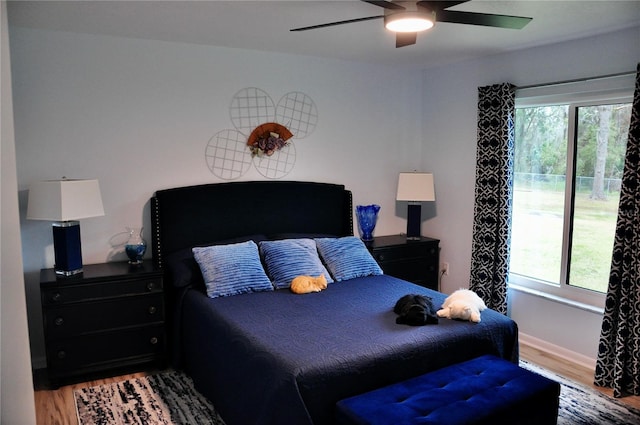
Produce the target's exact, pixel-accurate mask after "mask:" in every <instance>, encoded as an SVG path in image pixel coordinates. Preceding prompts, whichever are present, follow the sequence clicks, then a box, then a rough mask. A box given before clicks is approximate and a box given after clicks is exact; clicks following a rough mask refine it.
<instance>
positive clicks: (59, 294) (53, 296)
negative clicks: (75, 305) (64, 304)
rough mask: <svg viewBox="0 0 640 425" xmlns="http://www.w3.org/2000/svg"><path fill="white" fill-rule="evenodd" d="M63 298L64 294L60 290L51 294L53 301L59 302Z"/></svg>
mask: <svg viewBox="0 0 640 425" xmlns="http://www.w3.org/2000/svg"><path fill="white" fill-rule="evenodd" d="M61 299H62V294H61V293H60V292H56V293H55V294H53V295H52V296H51V301H54V302H58V301H60V300H61Z"/></svg>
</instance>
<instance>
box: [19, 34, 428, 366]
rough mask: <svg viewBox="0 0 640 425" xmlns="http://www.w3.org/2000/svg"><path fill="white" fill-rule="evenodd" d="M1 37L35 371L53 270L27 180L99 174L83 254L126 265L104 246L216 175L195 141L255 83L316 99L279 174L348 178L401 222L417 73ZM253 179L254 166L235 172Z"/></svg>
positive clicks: (107, 40) (197, 49)
mask: <svg viewBox="0 0 640 425" xmlns="http://www.w3.org/2000/svg"><path fill="white" fill-rule="evenodd" d="M11 44H12V50H13V52H12V53H13V57H12V66H13V71H14V73H13V74H14V82H13V86H14V98H15V105H14V108H15V118H16V124H15V125H16V150H17V170H18V171H17V172H18V186H19V189H20V190H21V218H22V223H21V227H22V240H23V254H24V271H25V279H26V287H27V302H28V309H29V325H30V326H29V327H30V334H31V343H32V353H33V354H32V358H33V359H34V364H35V366H36V367H42V366H44V353H43V345H42V330H41V324H40V323H41V315H40V310H39V308H40V307H39V289H38V274H39V270H40V268H43V267H51V266H52V265H53V259H52V255H53V254H52V241H51V229H50V223H47V222H38V221H28V220H25V219H24V215H25V208H26V200H25V199H26V196H25V195H26V192H27V189H28V187H29V184H30V183H32V182H35V181H37V180H41V179H55V178H61V177H62V176H67V177H69V178H98V179H99V181H100V185H101V190H102V197H103V202H104V207H105V212H106V216H104V217H97V218H91V219H86V220H82V222H81V227H82V244H83V257H84V262H85V263H86V264H89V263H98V262H103V261H108V260H109V261H110V260H123V259H124V258H125V257H124V255H123V253H122V247H115V248H114V247H112V246H111V245H110V241H111V242H113V239H112V238H113V237H114V236H115V235H117V234H118V233H119V232H122V231H123V230H124V227H125V226H127V225H130V224H134V225H141V224H144V225H145V227H146V228H145V232H144V233H145V237H146V238H147V240H148V241H150V237H149V235H150V225H149V206H148V200H149V197H150V196H151V195H152V194H153V192H154V191H155V190H157V189H162V188H167V187H173V186H181V185H189V184H199V183H210V182H217V181H220V180H219V179H218V178H216V177H215V176H214V175H213V174H212V173H211V172H210V171H209V169H208V168H207V165H206V163H205V159H204V152H205V147H206V145H207V142H208V141H209V139H210V138H211V137H212V136H213V135H214V134H215V133H217V132H219V131H221V130H225V129H233V128H234V127H233V123H232V122H231V119H230V118H229V105H230V103H231V100H232V98H233V95H234V94H235V93H236V92H237V91H238V90H240V89H243V88H245V87H257V88H260V89H262V90H264V91H266V92H267V93H268V94H269V95H270V96H271V97H272V99H273V100H274V102H277V101H278V100H279V99H280V97H281V96H283V95H284V94H285V93H287V92H290V91H301V92H303V93H305V94H307V95H308V96H310V97H311V99H313V101H314V102H315V104H316V107H317V110H318V115H319V118H318V124H317V127H316V129H315V131H314V132H313V133H312V134H311V135H310V136H308V137H306V138H303V139H300V140H298V141H295V142H294V143H295V145H296V152H297V161H296V165H295V167H294V168H293V170H292V172H291V173H290V174H289V175H287V176H286V177H285V178H284V179H286V180H307V181H323V182H332V183H342V184H345V185H346V187H347V188H348V189H350V190H352V191H353V195H354V203H355V204H369V203H378V204H380V205H381V206H382V209H381V213H380V221H379V224H378V226H377V228H376V234H378V235H383V234H393V233H400V232H401V231H404V229H405V225H406V221H405V219H404V218H402V217H397V216H396V215H395V209H396V206H395V190H396V184H397V174H398V172H400V171H404V170H410V169H416V168H418V167H419V165H420V151H421V146H422V140H421V115H420V107H421V106H420V105H421V96H420V92H421V89H420V86H421V84H422V79H421V74H420V72H419V71H402V70H398V69H395V68H381V67H375V66H371V65H366V64H356V63H350V62H339V61H330V60H324V59H317V58H309V57H299V56H287V55H281V54H273V53H264V52H252V51H242V50H233V49H224V48H214V47H207V46H196V45H187V44H177V43H167V42H157V41H149V40H137V39H125V38H118V37H106V36H95V35H82V34H72V33H64V32H51V31H42V30H33V29H25V28H17V27H16V28H14V27H12V28H11ZM294 140H295V138H294ZM261 179H263V177H262V176H261V175H260V174H259V173H258V172H257V171H256V170H255V169H254V168H252V169H251V170H250V171H249V172H248V174H246V175H245V176H244V177H243V178H242V180H261ZM318 207H319V208H322V206H321V205H319V206H318ZM405 214H406V213H405ZM115 239H116V240H119V238H117V237H116V238H115Z"/></svg>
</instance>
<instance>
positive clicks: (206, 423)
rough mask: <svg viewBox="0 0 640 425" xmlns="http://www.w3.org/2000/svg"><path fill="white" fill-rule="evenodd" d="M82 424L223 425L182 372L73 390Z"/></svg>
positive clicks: (209, 404)
mask: <svg viewBox="0 0 640 425" xmlns="http://www.w3.org/2000/svg"><path fill="white" fill-rule="evenodd" d="M73 395H74V397H75V401H76V411H77V414H78V424H79V425H125V424H126V425H224V422H223V421H222V419H221V418H220V417H219V416H218V414H217V413H216V411H215V409H214V408H213V405H212V404H211V403H210V402H209V400H207V399H206V398H205V397H203V396H202V395H200V393H198V392H197V391H196V390H195V389H194V388H193V383H192V382H191V379H190V378H189V377H187V376H185V375H184V374H182V373H179V372H174V371H170V372H163V373H159V374H156V375H151V376H145V377H142V378H136V379H129V380H127V381H122V382H117V383H114V384H109V385H99V386H96V387H90V388H82V389H79V390H75V391H74V394H73Z"/></svg>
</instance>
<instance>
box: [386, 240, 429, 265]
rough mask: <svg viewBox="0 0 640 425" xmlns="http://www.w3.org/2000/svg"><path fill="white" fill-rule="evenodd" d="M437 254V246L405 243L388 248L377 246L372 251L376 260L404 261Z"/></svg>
mask: <svg viewBox="0 0 640 425" xmlns="http://www.w3.org/2000/svg"><path fill="white" fill-rule="evenodd" d="M436 254H437V246H435V247H434V246H429V245H426V244H416V245H411V244H407V245H404V246H395V247H388V248H378V249H376V250H375V251H374V253H373V257H374V258H375V259H376V261H378V262H387V261H398V260H401V261H404V260H409V259H412V258H420V259H422V260H423V261H424V259H428V258H433V257H434V256H435V255H436Z"/></svg>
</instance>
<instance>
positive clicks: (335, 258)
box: [315, 236, 383, 282]
mask: <svg viewBox="0 0 640 425" xmlns="http://www.w3.org/2000/svg"><path fill="white" fill-rule="evenodd" d="M315 241H316V246H317V247H318V252H319V253H320V256H321V257H322V260H323V261H324V264H325V265H326V266H327V268H328V269H329V271H330V272H331V275H332V276H333V278H334V279H335V280H336V281H337V282H340V281H342V280H347V279H353V278H356V277H364V276H374V275H381V274H383V273H382V269H381V268H380V266H379V265H378V263H376V260H374V259H373V257H372V256H371V253H370V252H369V250H368V249H367V247H366V246H365V245H364V242H362V240H360V239H359V238H357V237H355V236H345V237H343V238H318V239H316V240H315Z"/></svg>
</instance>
